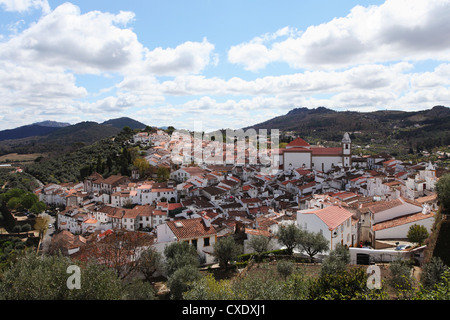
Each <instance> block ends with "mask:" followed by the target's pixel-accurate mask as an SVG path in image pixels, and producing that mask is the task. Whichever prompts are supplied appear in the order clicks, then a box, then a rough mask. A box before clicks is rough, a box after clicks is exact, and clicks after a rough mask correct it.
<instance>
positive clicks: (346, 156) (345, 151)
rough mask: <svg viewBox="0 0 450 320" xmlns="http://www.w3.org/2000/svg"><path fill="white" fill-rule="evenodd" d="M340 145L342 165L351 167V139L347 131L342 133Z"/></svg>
mask: <svg viewBox="0 0 450 320" xmlns="http://www.w3.org/2000/svg"><path fill="white" fill-rule="evenodd" d="M341 145H342V166H343V167H344V168H351V166H352V140H351V139H350V135H349V134H348V132H346V133H345V134H344V138H343V139H342V141H341Z"/></svg>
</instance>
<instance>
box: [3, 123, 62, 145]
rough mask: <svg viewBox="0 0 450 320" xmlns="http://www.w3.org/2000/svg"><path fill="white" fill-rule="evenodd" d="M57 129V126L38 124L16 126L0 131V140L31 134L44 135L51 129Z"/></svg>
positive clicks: (31, 135) (29, 135)
mask: <svg viewBox="0 0 450 320" xmlns="http://www.w3.org/2000/svg"><path fill="white" fill-rule="evenodd" d="M55 130H58V128H57V127H46V126H41V125H38V124H31V125H27V126H22V127H18V128H15V129H8V130H3V131H0V141H3V140H11V139H22V138H28V137H33V136H45V135H47V134H49V133H52V132H53V131H55Z"/></svg>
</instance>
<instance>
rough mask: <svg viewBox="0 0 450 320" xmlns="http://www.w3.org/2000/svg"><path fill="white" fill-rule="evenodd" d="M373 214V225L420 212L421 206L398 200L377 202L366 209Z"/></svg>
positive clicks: (405, 200) (402, 199)
mask: <svg viewBox="0 0 450 320" xmlns="http://www.w3.org/2000/svg"><path fill="white" fill-rule="evenodd" d="M368 209H369V211H370V212H371V213H372V214H373V217H374V218H373V223H374V224H377V223H380V222H384V221H388V220H392V219H395V218H398V217H401V216H406V215H410V214H413V213H418V212H422V205H420V204H419V203H415V202H413V201H410V200H407V199H404V198H399V199H395V200H390V201H379V202H378V203H375V204H374V205H372V206H370V207H368Z"/></svg>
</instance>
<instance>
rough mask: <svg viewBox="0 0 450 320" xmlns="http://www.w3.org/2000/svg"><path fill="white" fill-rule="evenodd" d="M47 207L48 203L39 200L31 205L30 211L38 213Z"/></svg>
mask: <svg viewBox="0 0 450 320" xmlns="http://www.w3.org/2000/svg"><path fill="white" fill-rule="evenodd" d="M45 209H47V205H46V204H45V203H44V202H42V201H38V202H36V203H34V204H33V205H32V206H31V208H30V212H31V213H34V214H36V215H37V214H40V213H42V212H43V211H45Z"/></svg>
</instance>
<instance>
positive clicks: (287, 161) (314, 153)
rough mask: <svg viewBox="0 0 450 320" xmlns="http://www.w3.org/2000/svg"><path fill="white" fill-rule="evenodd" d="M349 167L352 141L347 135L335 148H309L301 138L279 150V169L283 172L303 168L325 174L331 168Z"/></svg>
mask: <svg viewBox="0 0 450 320" xmlns="http://www.w3.org/2000/svg"><path fill="white" fill-rule="evenodd" d="M351 166H352V141H351V139H350V136H349V134H348V133H345V134H344V137H343V139H342V141H341V146H340V147H337V148H325V147H321V146H311V145H310V144H309V143H307V142H306V141H305V140H303V139H302V138H296V139H294V140H293V141H292V142H290V143H289V144H288V145H287V146H286V147H285V148H284V149H281V150H280V168H282V169H283V170H290V169H297V168H304V169H314V170H317V171H322V172H327V171H329V170H331V169H332V168H333V167H346V168H349V167H351Z"/></svg>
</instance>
